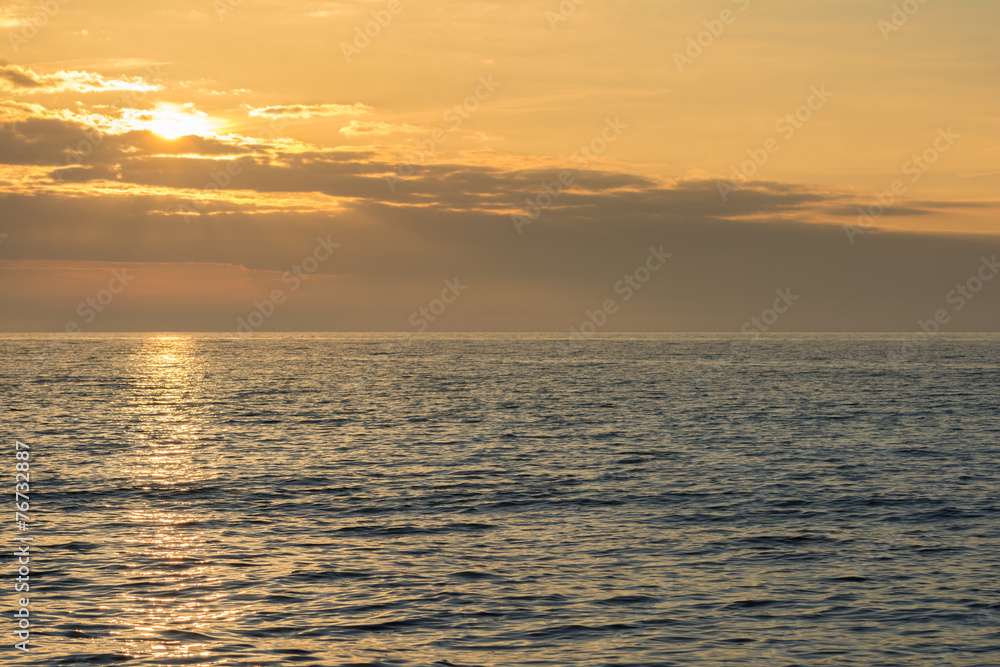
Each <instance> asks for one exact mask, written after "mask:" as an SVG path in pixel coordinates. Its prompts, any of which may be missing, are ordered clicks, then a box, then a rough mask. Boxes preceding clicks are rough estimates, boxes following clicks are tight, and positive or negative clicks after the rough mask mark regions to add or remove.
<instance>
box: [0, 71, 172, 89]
mask: <svg viewBox="0 0 1000 667" xmlns="http://www.w3.org/2000/svg"><path fill="white" fill-rule="evenodd" d="M161 87H162V86H160V85H159V84H154V83H147V82H146V80H145V79H143V78H142V77H139V76H122V77H118V78H105V77H103V76H101V75H100V74H97V73H95V72H81V71H75V70H74V71H63V72H56V73H54V74H37V73H35V72H34V71H33V70H30V69H26V68H24V67H20V66H18V65H0V90H4V91H7V92H12V93H23V94H35V93H59V92H75V93H96V92H105V91H112V90H132V91H142V92H149V91H154V90H160V89H161Z"/></svg>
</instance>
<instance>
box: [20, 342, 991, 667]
mask: <svg viewBox="0 0 1000 667" xmlns="http://www.w3.org/2000/svg"><path fill="white" fill-rule="evenodd" d="M0 405H2V406H3V428H2V431H3V446H4V449H5V450H6V453H5V454H2V455H0V474H2V476H3V477H4V478H5V479H6V480H7V482H6V484H7V488H8V490H9V492H10V495H9V496H8V503H9V505H8V506H7V511H6V519H5V526H4V534H5V535H6V536H7V539H6V544H7V545H8V552H9V553H12V554H13V553H14V552H15V551H20V550H22V547H23V545H28V547H29V548H28V551H29V553H30V557H29V558H28V564H27V565H23V567H25V568H27V569H28V570H29V571H30V574H29V575H27V578H26V579H25V581H23V582H21V583H27V584H29V587H30V590H29V591H27V592H23V591H22V592H17V591H16V589H15V587H16V585H17V583H18V582H17V579H18V577H19V576H20V575H19V572H20V573H23V570H20V569H19V568H20V567H22V566H21V565H18V557H17V556H16V555H15V556H8V557H7V558H6V559H5V566H4V568H3V572H2V573H0V586H2V587H3V588H4V590H5V591H6V595H5V596H4V600H5V604H4V609H3V612H2V613H0V637H3V640H4V642H5V643H6V646H3V647H2V648H0V662H2V663H3V664H12V665H13V664H25V665H29V664H30V665H53V666H56V665H136V666H138V665H143V666H146V665H228V666H232V665H301V666H309V665H331V666H332V665H338V666H340V665H343V666H347V665H357V666H361V665H370V666H376V665H378V666H402V665H421V666H425V665H446V666H455V667H458V666H461V667H471V666H474V665H482V666H501V665H502V666H511V667H513V666H519V667H520V666H530V665H568V666H597V665H619V666H626V665H629V666H638V665H678V666H682V665H683V666H688V665H692V666H694V665H698V666H702V665H705V666H716V665H755V666H774V667H791V666H793V665H809V666H813V665H831V666H833V665H836V666H838V667H839V666H854V665H856V666H859V667H877V666H890V665H891V666H905V667H910V666H913V667H917V666H919V667H928V666H936V665H955V666H961V667H973V666H977V667H996V666H997V665H1000V632H998V625H1000V624H998V621H1000V578H998V574H1000V515H998V509H1000V498H998V497H1000V456H998V454H1000V409H998V406H1000V335H994V334H982V335H979V334H954V335H945V334H941V335H935V336H929V335H928V336H917V335H914V334H767V335H763V336H758V337H756V338H751V337H748V336H744V335H741V334H594V335H591V336H589V337H586V338H579V337H576V338H574V337H572V336H568V335H559V334H421V335H416V334H414V335H405V334H318V333H307V334H259V335H253V336H249V337H238V336H235V335H224V334H190V335H187V334H93V335H78V336H75V337H72V338H56V337H52V336H45V335H40V334H38V335H15V334H6V335H2V336H0ZM17 442H21V443H23V446H22V445H18V444H16V443H17ZM18 452H28V453H29V455H28V458H24V457H23V456H22V457H21V458H20V459H19V458H17V453H18ZM19 463H21V464H24V465H22V466H21V469H22V470H23V471H25V472H27V474H28V475H30V482H29V484H30V488H29V486H27V485H26V486H24V487H18V488H20V489H21V490H22V491H24V494H23V495H26V496H28V499H27V500H25V501H23V502H27V503H28V504H29V506H28V507H27V508H26V509H25V511H24V512H22V513H21V517H23V519H19V520H18V521H20V523H18V522H17V521H15V519H16V515H15V511H17V509H18V508H15V507H14V506H13V505H14V503H15V502H18V503H20V502H22V500H21V499H18V498H16V497H15V496H14V495H13V494H14V489H15V482H16V480H15V475H16V471H17V464H19ZM19 508H24V506H23V505H19ZM25 519H26V520H25ZM20 562H21V563H24V558H23V557H22V559H21V561H20ZM22 605H24V606H22ZM20 609H27V610H28V613H29V614H30V615H29V616H28V617H27V618H25V617H24V616H23V615H22V616H21V617H20V618H18V617H17V616H16V615H15V614H16V613H19V612H18V610H20ZM19 620H26V621H27V622H28V627H27V629H26V630H25V629H24V628H23V625H24V624H23V623H21V624H19ZM18 631H21V632H25V633H26V634H27V636H28V639H27V640H26V641H27V644H25V645H22V647H21V648H18V647H17V646H15V645H16V644H18V643H20V642H22V639H21V638H20V637H19V636H18V635H17V632H18ZM23 648H27V649H28V650H27V651H25V650H23Z"/></svg>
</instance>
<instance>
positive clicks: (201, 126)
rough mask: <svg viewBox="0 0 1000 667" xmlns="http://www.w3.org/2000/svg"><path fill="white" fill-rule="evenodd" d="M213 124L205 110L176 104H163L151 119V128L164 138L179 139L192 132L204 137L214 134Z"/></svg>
mask: <svg viewBox="0 0 1000 667" xmlns="http://www.w3.org/2000/svg"><path fill="white" fill-rule="evenodd" d="M213 126H214V123H213V122H212V120H211V119H210V118H209V117H208V115H207V114H206V113H204V112H203V111H197V110H195V109H193V108H191V107H189V106H178V105H176V104H161V105H160V106H158V107H157V108H156V110H155V111H154V112H153V118H152V119H151V120H150V121H149V129H150V130H152V131H153V132H155V133H156V134H158V135H160V136H161V137H163V138H164V139H177V138H179V137H186V136H188V135H192V134H193V135H197V136H199V137H203V136H205V135H208V134H212V130H213V129H214V127H213Z"/></svg>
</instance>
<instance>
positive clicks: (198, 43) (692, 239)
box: [0, 0, 1000, 334]
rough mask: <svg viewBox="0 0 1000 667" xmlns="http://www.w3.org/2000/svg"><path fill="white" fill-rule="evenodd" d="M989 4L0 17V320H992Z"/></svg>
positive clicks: (701, 326)
mask: <svg viewBox="0 0 1000 667" xmlns="http://www.w3.org/2000/svg"><path fill="white" fill-rule="evenodd" d="M998 23H1000V3H997V2H995V1H993V0H952V1H950V2H945V1H944V0H924V1H923V2H921V1H920V0H907V1H906V2H882V1H879V0H875V1H873V0H864V1H850V0H842V1H841V0H838V1H833V0H816V1H813V2H802V1H801V0H796V1H792V0H771V1H770V2H764V1H763V0H717V1H710V2H706V1H704V0H699V1H697V2H695V1H691V0H673V1H670V0H660V1H653V0H616V1H615V2H611V1H610V0H606V1H604V0H562V2H560V1H559V0H537V1H536V0H510V1H507V2H502V3H489V2H476V1H468V0H462V1H457V0H456V1H451V0H443V1H426V2H420V3H417V2H413V1H412V0H410V1H407V0H384V1H382V0H376V1H373V2H368V1H363V0H342V1H336V0H325V1H319V0H316V1H313V0H281V1H278V0H273V1H272V0H214V1H213V0H197V1H188V0H178V1H175V2H171V3H161V2H156V3H154V2H147V1H144V0H136V1H134V2H129V3H122V2H120V1H115V2H110V1H101V0H91V1H88V2H82V1H80V0H43V1H41V2H39V1H38V0H31V1H28V2H20V1H19V0H16V1H8V2H5V3H4V5H3V6H2V7H0V286H2V290H0V331H6V332H22V331H23V332H53V333H59V332H64V331H65V332H71V333H77V332H99V331H221V332H226V331H233V332H237V331H239V332H241V333H249V332H278V331H399V332H407V331H409V332H422V331H441V332H447V331H552V332H567V333H568V332H577V331H580V332H582V333H586V334H591V333H596V332H598V331H608V332H611V331H720V332H730V331H731V332H739V331H743V332H746V331H748V330H749V331H761V332H764V331H899V332H915V331H920V330H934V331H942V332H944V331H948V332H960V331H997V330H1000V280H993V278H995V277H996V274H997V273H1000V266H998V265H997V263H996V259H995V257H996V256H997V255H1000V223H998V219H997V212H998V208H1000V198H998V196H997V192H998V185H1000V167H998V163H1000V159H998V158H1000V118H998V115H997V113H996V111H997V109H998V108H1000V85H998V83H1000V76H998V75H1000V40H997V39H996V26H997V25H998Z"/></svg>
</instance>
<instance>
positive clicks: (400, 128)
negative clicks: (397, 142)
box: [340, 120, 427, 137]
mask: <svg viewBox="0 0 1000 667" xmlns="http://www.w3.org/2000/svg"><path fill="white" fill-rule="evenodd" d="M426 131H427V130H426V129H425V128H421V127H417V126H416V125H408V124H406V123H384V122H381V121H367V120H352V121H351V122H350V123H348V124H347V125H345V126H344V127H342V128H340V132H341V134H346V135H347V136H349V137H354V136H358V135H366V134H370V135H381V134H414V133H416V132H426Z"/></svg>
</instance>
